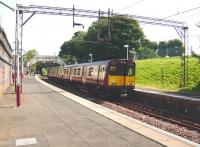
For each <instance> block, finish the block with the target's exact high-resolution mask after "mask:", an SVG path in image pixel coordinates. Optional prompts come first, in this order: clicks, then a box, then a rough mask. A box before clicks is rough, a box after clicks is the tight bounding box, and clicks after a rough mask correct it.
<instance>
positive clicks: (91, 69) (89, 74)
mask: <svg viewBox="0 0 200 147" xmlns="http://www.w3.org/2000/svg"><path fill="white" fill-rule="evenodd" d="M92 72H93V68H92V67H91V68H89V72H88V76H92Z"/></svg>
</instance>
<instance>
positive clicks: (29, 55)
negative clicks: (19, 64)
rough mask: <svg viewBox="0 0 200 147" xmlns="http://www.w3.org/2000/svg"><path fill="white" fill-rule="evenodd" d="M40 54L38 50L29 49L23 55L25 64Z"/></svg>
mask: <svg viewBox="0 0 200 147" xmlns="http://www.w3.org/2000/svg"><path fill="white" fill-rule="evenodd" d="M36 55H38V52H37V50H35V49H32V50H28V51H27V52H26V53H25V54H24V55H23V59H24V64H26V63H27V62H29V61H30V60H31V59H32V58H33V57H34V56H36Z"/></svg>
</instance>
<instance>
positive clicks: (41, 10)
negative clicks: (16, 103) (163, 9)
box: [15, 4, 188, 95]
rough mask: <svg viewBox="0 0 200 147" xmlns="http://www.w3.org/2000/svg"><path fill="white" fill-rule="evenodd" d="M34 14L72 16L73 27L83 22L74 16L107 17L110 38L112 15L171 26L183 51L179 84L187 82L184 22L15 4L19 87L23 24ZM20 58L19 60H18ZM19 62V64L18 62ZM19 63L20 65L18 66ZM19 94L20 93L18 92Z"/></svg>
mask: <svg viewBox="0 0 200 147" xmlns="http://www.w3.org/2000/svg"><path fill="white" fill-rule="evenodd" d="M24 13H29V14H31V15H30V17H28V18H27V19H26V20H25V21H24V20H23V14H24ZM35 14H46V15H60V16H72V17H73V27H74V26H82V27H84V25H83V24H81V23H77V22H75V17H85V18H97V19H101V18H108V38H109V39H110V38H111V33H110V30H111V24H110V23H111V21H112V17H114V16H125V17H128V18H133V19H135V20H137V21H138V22H140V23H145V24H150V25H159V26H165V27H173V28H174V29H175V30H176V32H177V33H178V35H179V36H180V38H181V40H182V42H183V45H184V52H183V55H182V56H181V67H182V68H181V69H182V70H181V71H182V72H181V78H180V79H181V85H182V86H186V84H187V79H188V78H187V75H188V65H187V62H186V50H187V49H186V47H187V45H186V43H187V42H188V37H187V34H188V27H187V25H186V23H184V22H179V21H174V20H168V19H160V18H153V17H145V16H138V15H130V14H120V13H113V11H110V9H108V11H101V10H97V11H95V10H86V9H75V7H74V6H73V7H72V8H62V7H51V6H39V5H29V6H23V5H20V4H17V9H16V32H15V49H16V58H17V59H16V67H17V68H16V69H17V71H16V73H17V87H21V85H20V84H21V82H20V81H21V80H20V78H21V76H20V73H21V74H22V73H23V66H22V65H23V56H22V45H23V44H22V41H23V39H22V38H23V26H24V25H25V24H26V23H27V22H28V21H29V20H30V19H31V17H33V16H34V15H35ZM19 59H20V60H19ZM20 63H21V64H20ZM20 65H21V66H20ZM19 95H20V93H19Z"/></svg>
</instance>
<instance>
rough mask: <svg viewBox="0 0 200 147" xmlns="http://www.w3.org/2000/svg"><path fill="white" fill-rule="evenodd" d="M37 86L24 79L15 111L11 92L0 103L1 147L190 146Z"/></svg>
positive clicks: (73, 96) (61, 93)
mask: <svg viewBox="0 0 200 147" xmlns="http://www.w3.org/2000/svg"><path fill="white" fill-rule="evenodd" d="M38 81H40V80H39V79H38V80H36V79H35V78H34V77H25V78H24V81H23V84H24V85H23V94H22V98H23V99H22V106H21V107H18V108H16V100H15V99H16V97H15V94H13V93H12V92H13V87H11V88H10V89H9V90H8V91H7V93H5V94H4V95H3V97H2V98H1V99H0V147H15V146H23V147H26V146H34V147H68V146H70V147H71V146H72V147H73V146H77V147H80V146H81V147H85V146H94V147H98V146H99V147H100V146H101V147H102V146H104V147H106V146H108V147H110V146H113V147H118V146H119V147H122V146H123V147H124V146H125V147H126V146H130V147H134V146H142V147H144V146H148V147H151V146H152V147H160V146H194V145H195V144H192V143H191V142H186V141H184V140H181V139H180V140H179V139H177V138H176V139H173V137H171V136H170V137H169V136H168V135H166V134H165V133H163V132H162V133H160V132H159V131H156V130H155V129H152V128H151V127H147V126H145V127H142V125H141V124H140V123H136V121H134V120H133V119H131V118H128V117H126V116H123V115H121V114H118V113H117V112H113V111H111V110H108V109H106V108H102V107H101V106H99V105H97V104H93V103H92V102H88V101H87V100H83V99H81V98H78V97H77V96H75V95H73V94H70V93H68V92H65V91H63V90H61V89H58V88H56V87H54V86H51V85H49V84H47V83H43V84H41V82H42V81H40V82H38ZM44 84H45V85H44ZM47 86H48V87H50V88H48V87H47ZM72 99H76V100H77V99H78V100H79V102H75V101H74V100H72ZM80 103H82V104H81V105H80ZM83 105H84V106H83ZM87 106H88V107H87ZM91 109H95V110H91ZM111 119H113V120H117V121H113V120H111ZM123 123H124V124H123ZM134 129H135V130H134ZM151 130H153V132H156V133H155V134H152V131H151ZM140 132H141V133H140ZM145 132H146V135H144V133H145ZM159 133H160V134H159ZM148 134H152V135H153V136H155V138H152V137H151V135H148ZM147 136H148V137H147ZM163 136H168V138H163ZM156 138H157V139H156ZM159 138H160V139H159Z"/></svg>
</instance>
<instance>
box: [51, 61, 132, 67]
mask: <svg viewBox="0 0 200 147" xmlns="http://www.w3.org/2000/svg"><path fill="white" fill-rule="evenodd" d="M110 61H130V60H127V59H111V60H106V61H96V62H86V63H80V64H72V65H64V66H57V67H74V66H84V65H87V66H90V65H95V64H98V65H107V64H108V63H109V62H110ZM57 67H52V68H57Z"/></svg>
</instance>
